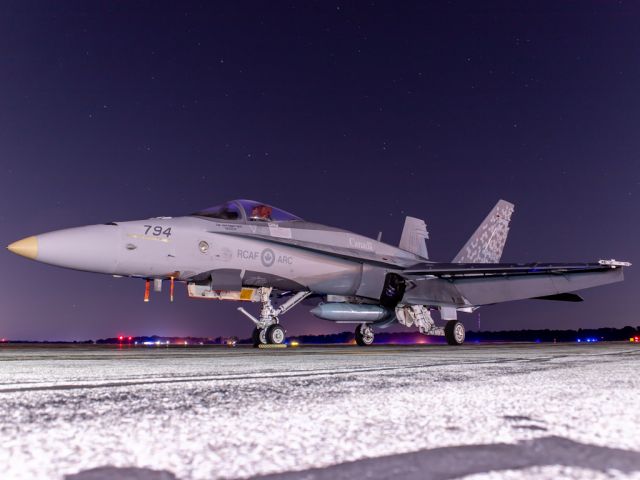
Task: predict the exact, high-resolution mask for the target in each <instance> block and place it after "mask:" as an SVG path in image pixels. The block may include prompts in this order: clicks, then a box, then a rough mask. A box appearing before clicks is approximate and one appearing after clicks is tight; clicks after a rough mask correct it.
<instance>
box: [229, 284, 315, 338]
mask: <svg viewBox="0 0 640 480" xmlns="http://www.w3.org/2000/svg"><path fill="white" fill-rule="evenodd" d="M271 290H272V288H270V287H261V288H260V289H259V293H260V303H262V308H261V309H260V318H259V319H258V318H256V317H254V316H253V315H251V314H250V313H249V312H247V311H246V310H245V309H244V308H242V307H238V310H239V311H240V313H242V314H244V315H245V316H246V317H247V318H249V320H251V321H252V322H253V323H254V324H255V326H256V328H254V329H253V334H252V335H251V340H252V342H253V346H254V348H257V347H258V346H260V345H261V344H262V345H264V344H273V345H281V344H283V343H284V341H285V339H286V334H285V330H284V328H282V326H281V325H280V319H279V318H278V316H279V315H283V314H285V313H286V312H288V311H289V310H291V309H292V308H293V307H295V306H296V305H297V304H299V303H300V302H301V301H302V300H304V299H305V298H307V297H308V296H309V295H310V294H311V292H298V293H296V294H295V295H293V296H292V297H291V298H290V299H289V300H287V301H286V302H284V303H283V304H282V305H280V306H279V307H278V308H275V307H274V306H273V304H272V303H271Z"/></svg>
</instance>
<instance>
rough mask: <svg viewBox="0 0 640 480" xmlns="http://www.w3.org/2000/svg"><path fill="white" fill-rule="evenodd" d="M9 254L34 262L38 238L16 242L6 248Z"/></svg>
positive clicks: (28, 238)
mask: <svg viewBox="0 0 640 480" xmlns="http://www.w3.org/2000/svg"><path fill="white" fill-rule="evenodd" d="M7 248H8V249H9V251H10V252H12V253H15V254H16V255H22V256H23V257H27V258H30V259H32V260H35V259H36V257H37V256H38V237H27V238H23V239H22V240H18V241H17V242H13V243H12V244H11V245H9V246H8V247H7Z"/></svg>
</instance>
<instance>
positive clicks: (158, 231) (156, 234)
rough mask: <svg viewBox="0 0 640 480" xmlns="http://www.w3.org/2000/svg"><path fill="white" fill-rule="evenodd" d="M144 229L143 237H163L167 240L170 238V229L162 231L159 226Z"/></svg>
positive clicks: (146, 226) (148, 226) (149, 226)
mask: <svg viewBox="0 0 640 480" xmlns="http://www.w3.org/2000/svg"><path fill="white" fill-rule="evenodd" d="M144 228H145V231H144V234H145V235H153V236H154V237H159V236H160V235H164V236H165V237H167V238H169V237H170V236H171V227H167V228H165V229H164V230H163V229H162V226H161V225H145V226H144Z"/></svg>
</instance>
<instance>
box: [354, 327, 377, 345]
mask: <svg viewBox="0 0 640 480" xmlns="http://www.w3.org/2000/svg"><path fill="white" fill-rule="evenodd" d="M374 339H375V333H373V328H371V326H370V325H368V324H366V323H363V324H362V325H358V326H357V327H356V344H358V346H360V347H366V346H369V345H371V344H372V343H373V340H374Z"/></svg>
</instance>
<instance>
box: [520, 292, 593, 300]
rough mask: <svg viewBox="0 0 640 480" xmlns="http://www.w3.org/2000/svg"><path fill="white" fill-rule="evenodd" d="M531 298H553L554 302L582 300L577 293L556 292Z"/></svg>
mask: <svg viewBox="0 0 640 480" xmlns="http://www.w3.org/2000/svg"><path fill="white" fill-rule="evenodd" d="M532 300H555V301H556V302H584V298H582V297H581V296H580V295H578V294H577V293H558V294H556V295H545V296H544V297H533V298H532Z"/></svg>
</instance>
